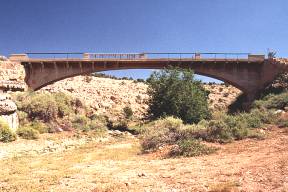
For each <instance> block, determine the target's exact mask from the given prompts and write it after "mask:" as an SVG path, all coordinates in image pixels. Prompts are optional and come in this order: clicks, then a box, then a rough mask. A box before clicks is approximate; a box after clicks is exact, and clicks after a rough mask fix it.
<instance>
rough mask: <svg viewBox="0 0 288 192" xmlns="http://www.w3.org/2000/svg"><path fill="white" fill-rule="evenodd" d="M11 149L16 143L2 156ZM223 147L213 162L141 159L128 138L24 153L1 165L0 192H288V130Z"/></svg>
mask: <svg viewBox="0 0 288 192" xmlns="http://www.w3.org/2000/svg"><path fill="white" fill-rule="evenodd" d="M57 139H59V136H58V138H57ZM19 142H20V143H21V142H24V141H19ZM25 142H26V143H25V144H26V145H29V142H27V141H25ZM31 142H34V144H35V142H36V144H37V145H41V142H43V141H41V140H40V141H31ZM37 142H38V143H37ZM8 145H9V146H10V145H11V146H13V143H10V144H5V145H4V144H3V145H0V150H3V146H4V147H7V146H8ZM14 145H15V144H14ZM17 145H19V144H17ZM17 145H16V146H17ZM217 146H219V147H220V150H218V151H217V152H216V153H215V154H212V155H208V156H200V157H191V158H175V159H163V158H161V153H155V154H141V151H140V146H139V141H138V139H137V138H133V137H123V138H115V139H111V140H109V141H104V142H103V141H100V142H99V140H92V141H90V142H86V143H83V145H81V146H78V147H75V148H68V149H67V150H60V151H52V152H47V153H42V154H41V153H40V154H37V155H36V154H33V153H27V154H26V155H25V154H24V155H23V153H22V155H21V156H17V155H15V156H13V157H9V158H3V159H2V160H0V167H1V172H0V190H1V191H21V192H25V191H94V192H98V191H171V192H172V191H173V192H174V191H175V192H176V191H223V192H224V191H281V192H282V191H288V151H287V148H288V131H287V129H279V128H273V129H271V130H269V131H266V139H264V140H253V139H248V140H242V141H236V142H233V143H230V144H225V145H217Z"/></svg>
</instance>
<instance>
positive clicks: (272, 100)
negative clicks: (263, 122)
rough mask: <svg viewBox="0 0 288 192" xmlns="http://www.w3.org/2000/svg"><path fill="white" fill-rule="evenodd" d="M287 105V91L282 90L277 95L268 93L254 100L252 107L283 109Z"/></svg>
mask: <svg viewBox="0 0 288 192" xmlns="http://www.w3.org/2000/svg"><path fill="white" fill-rule="evenodd" d="M286 106H288V92H283V93H281V94H278V95H274V94H269V95H267V96H265V97H264V98H262V99H261V100H257V101H255V102H254V104H253V107H254V108H259V109H261V108H262V109H263V108H264V109H282V110H283V109H284V107H286Z"/></svg>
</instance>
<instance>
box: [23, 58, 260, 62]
mask: <svg viewBox="0 0 288 192" xmlns="http://www.w3.org/2000/svg"><path fill="white" fill-rule="evenodd" d="M67 61H68V62H95V61H101V62H105V61H106V62H109V61H113V62H115V61H116V62H117V61H119V62H120V61H125V62H167V61H186V62H187V61H191V62H257V63H262V62H263V60H252V59H230V58H229V59H225V58H217V59H212V58H207V59H194V58H181V59H179V58H156V59H152V58H149V59H79V58H68V59H67V58H55V59H54V58H48V59H47V58H43V59H39V58H29V59H23V60H22V61H21V62H23V63H41V62H67Z"/></svg>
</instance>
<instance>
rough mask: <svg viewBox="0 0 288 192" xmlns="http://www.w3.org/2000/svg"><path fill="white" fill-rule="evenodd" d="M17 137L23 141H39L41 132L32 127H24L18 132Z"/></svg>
mask: <svg viewBox="0 0 288 192" xmlns="http://www.w3.org/2000/svg"><path fill="white" fill-rule="evenodd" d="M17 135H18V136H19V137H21V138H23V139H38V138H39V132H38V131H37V130H35V129H33V128H32V127H29V126H24V127H20V128H19V129H18V130H17Z"/></svg>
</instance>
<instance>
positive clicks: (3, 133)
mask: <svg viewBox="0 0 288 192" xmlns="http://www.w3.org/2000/svg"><path fill="white" fill-rule="evenodd" d="M15 140H16V134H15V133H13V132H12V131H11V129H10V128H9V126H8V124H7V123H6V122H5V121H4V120H3V119H2V118H0V141H1V142H5V143H6V142H11V141H15Z"/></svg>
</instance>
